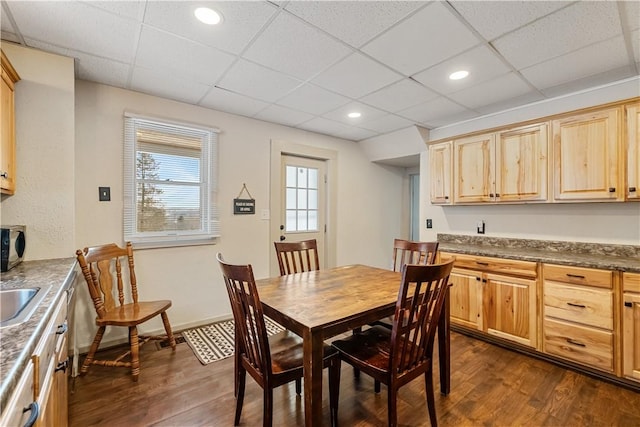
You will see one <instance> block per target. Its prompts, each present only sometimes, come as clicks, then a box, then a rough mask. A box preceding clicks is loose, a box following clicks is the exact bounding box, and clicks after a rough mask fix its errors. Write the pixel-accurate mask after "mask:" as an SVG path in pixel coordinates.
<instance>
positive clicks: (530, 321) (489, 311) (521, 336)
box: [483, 274, 537, 348]
mask: <svg viewBox="0 0 640 427" xmlns="http://www.w3.org/2000/svg"><path fill="white" fill-rule="evenodd" d="M483 318H484V329H485V331H486V332H487V333H489V334H491V335H495V336H498V337H501V338H506V339H509V340H512V341H515V342H517V343H520V344H523V345H527V346H530V347H534V348H535V347H536V344H537V328H536V321H537V310H536V281H535V280H532V279H520V278H516V277H507V276H500V275H496V274H487V275H486V283H485V284H484V312H483Z"/></svg>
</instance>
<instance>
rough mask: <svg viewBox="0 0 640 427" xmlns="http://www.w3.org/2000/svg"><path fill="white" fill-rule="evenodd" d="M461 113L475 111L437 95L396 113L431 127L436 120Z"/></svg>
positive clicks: (470, 113)
mask: <svg viewBox="0 0 640 427" xmlns="http://www.w3.org/2000/svg"><path fill="white" fill-rule="evenodd" d="M463 113H464V114H469V115H471V116H473V115H477V113H474V112H470V111H469V110H468V109H466V108H464V107H463V106H461V105H458V104H456V103H455V102H452V101H450V100H448V99H447V98H444V97H439V98H436V99H433V100H431V101H428V102H425V103H422V104H419V105H415V106H413V107H411V108H407V109H406V110H402V111H400V112H398V115H400V116H402V117H406V118H408V119H411V120H414V121H416V122H419V123H423V124H425V125H427V127H431V126H432V125H433V124H434V123H438V120H442V121H444V120H443V119H445V118H447V117H450V116H458V115H460V114H463Z"/></svg>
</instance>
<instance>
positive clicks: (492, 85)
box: [449, 73, 532, 109]
mask: <svg viewBox="0 0 640 427" xmlns="http://www.w3.org/2000/svg"><path fill="white" fill-rule="evenodd" d="M531 90H532V89H531V88H530V87H529V85H527V84H526V83H525V82H524V81H522V79H521V78H520V77H519V76H517V75H516V74H514V73H508V74H504V75H502V76H500V77H497V78H495V79H493V80H489V81H486V82H483V83H479V84H477V85H475V86H472V87H469V88H467V89H462V90H461V91H458V92H456V93H453V94H451V95H449V97H450V98H451V99H453V100H454V101H456V102H458V103H460V104H462V105H465V106H467V107H469V108H470V109H474V108H477V107H480V106H482V105H488V104H493V103H496V102H500V101H504V100H507V99H509V98H515V97H517V96H520V95H524V94H525V93H528V92H531Z"/></svg>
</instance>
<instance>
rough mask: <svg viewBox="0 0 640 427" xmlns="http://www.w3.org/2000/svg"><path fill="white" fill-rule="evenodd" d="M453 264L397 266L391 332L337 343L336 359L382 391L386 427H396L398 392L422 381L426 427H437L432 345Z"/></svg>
mask: <svg viewBox="0 0 640 427" xmlns="http://www.w3.org/2000/svg"><path fill="white" fill-rule="evenodd" d="M452 267H453V260H449V261H448V262H446V263H443V264H431V265H413V264H405V265H404V266H402V269H401V271H402V280H401V282H400V290H399V291H398V300H397V302H396V310H395V314H394V316H393V328H392V329H391V330H389V329H387V328H385V327H383V326H379V325H377V326H373V327H371V328H369V329H366V330H365V331H361V332H358V333H356V334H354V335H350V336H348V337H347V338H344V339H339V340H336V341H334V342H333V343H332V345H333V347H334V348H335V349H336V350H337V351H338V353H339V354H340V359H341V360H344V361H345V362H347V363H349V364H350V365H352V366H353V367H354V368H357V369H358V370H360V371H362V372H364V373H365V374H367V375H370V376H371V377H373V378H374V380H376V381H380V382H381V383H383V384H385V385H386V386H387V410H388V420H389V426H396V425H397V419H398V413H397V398H398V390H399V389H400V388H401V387H402V386H404V385H406V384H408V383H409V382H411V381H412V380H414V379H415V378H417V377H419V376H422V375H424V378H425V389H426V395H427V407H428V411H429V418H430V420H431V425H432V426H436V425H437V419H436V409H435V398H434V392H433V377H432V365H433V359H432V355H433V343H434V338H435V334H436V330H437V328H438V321H439V318H440V313H441V311H442V310H443V309H444V304H445V299H446V296H447V287H448V286H449V274H450V273H451V269H452Z"/></svg>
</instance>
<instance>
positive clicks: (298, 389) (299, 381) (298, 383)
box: [296, 378, 302, 396]
mask: <svg viewBox="0 0 640 427" xmlns="http://www.w3.org/2000/svg"><path fill="white" fill-rule="evenodd" d="M301 393H302V379H300V378H298V379H297V380H296V394H297V395H298V396H300V394H301Z"/></svg>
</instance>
